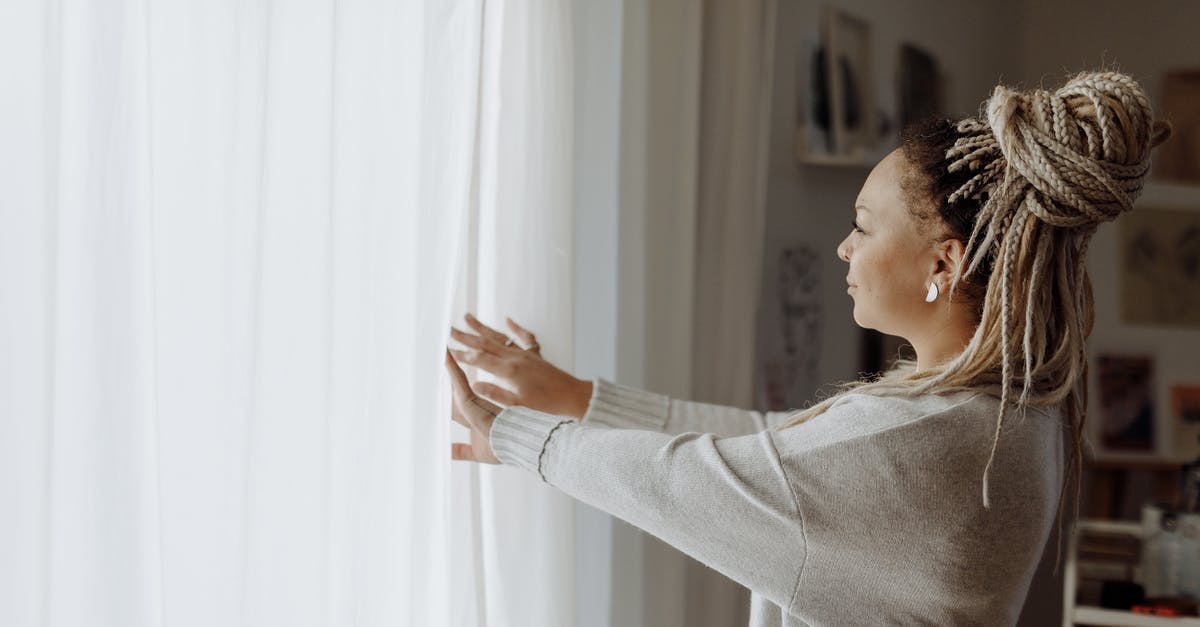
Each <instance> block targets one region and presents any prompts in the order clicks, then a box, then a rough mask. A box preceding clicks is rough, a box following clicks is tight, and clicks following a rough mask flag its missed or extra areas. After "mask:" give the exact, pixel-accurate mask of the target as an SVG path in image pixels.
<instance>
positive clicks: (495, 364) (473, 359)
mask: <svg viewBox="0 0 1200 627" xmlns="http://www.w3.org/2000/svg"><path fill="white" fill-rule="evenodd" d="M450 352H451V353H452V354H453V355H454V358H455V359H457V360H458V361H461V362H462V363H464V364H470V365H472V366H475V367H476V368H480V369H482V370H486V371H487V372H490V373H492V374H494V375H498V376H504V374H503V372H502V370H503V369H504V362H503V361H501V360H500V359H499V358H498V357H496V356H495V355H493V354H491V353H485V352H483V351H455V350H452V351H450Z"/></svg>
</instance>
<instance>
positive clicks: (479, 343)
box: [450, 327, 504, 355]
mask: <svg viewBox="0 0 1200 627" xmlns="http://www.w3.org/2000/svg"><path fill="white" fill-rule="evenodd" d="M450 337H452V338H454V339H455V340H456V341H457V342H458V343H460V344H462V345H463V346H468V347H470V348H475V349H479V350H482V351H487V352H489V353H493V354H497V355H498V354H500V350H501V349H503V348H504V347H503V345H502V344H501V343H499V342H493V341H492V340H490V339H488V338H486V337H480V336H478V335H475V334H473V333H467V332H466V331H460V330H458V329H456V328H454V327H450Z"/></svg>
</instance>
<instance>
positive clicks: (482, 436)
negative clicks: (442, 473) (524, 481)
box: [446, 349, 500, 464]
mask: <svg viewBox="0 0 1200 627" xmlns="http://www.w3.org/2000/svg"><path fill="white" fill-rule="evenodd" d="M446 370H449V371H450V391H451V393H452V397H453V398H452V400H453V403H452V404H451V407H450V418H452V419H453V420H454V422H457V423H458V424H460V425H462V426H464V427H467V428H468V429H470V430H471V442H470V443H469V444H467V443H464V442H454V443H452V444H451V445H450V459H463V460H467V461H473V462H483V463H485V464H499V463H500V460H499V459H497V458H496V456H495V455H493V454H492V440H491V433H492V422H493V421H494V420H496V416H498V415H499V414H500V408H499V407H497V406H496V404H495V403H492V402H490V401H488V400H487V399H482V398H479V397H478V396H476V395H475V393H474V392H472V391H471V384H470V382H468V381H467V375H466V374H464V373H463V371H462V368H459V367H458V364H457V363H456V362H455V361H454V357H453V356H452V355H451V354H450V350H449V349H446Z"/></svg>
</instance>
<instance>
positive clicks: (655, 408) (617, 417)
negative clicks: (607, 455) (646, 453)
mask: <svg viewBox="0 0 1200 627" xmlns="http://www.w3.org/2000/svg"><path fill="white" fill-rule="evenodd" d="M670 413H671V397H669V396H666V395H663V394H658V393H656V392H650V391H647V390H641V389H638V388H635V387H630V386H628V385H621V384H619V383H613V382H612V381H608V380H607V379H601V378H596V379H593V380H592V400H591V401H590V402H589V403H588V408H587V411H586V412H585V413H584V414H583V420H582V421H581V422H582V423H583V424H584V425H588V424H589V423H593V424H602V425H607V426H609V427H615V428H617V429H644V430H650V431H662V430H663V428H664V426H665V425H666V424H667V416H668V415H669V414H670Z"/></svg>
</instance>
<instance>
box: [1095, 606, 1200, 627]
mask: <svg viewBox="0 0 1200 627" xmlns="http://www.w3.org/2000/svg"><path fill="white" fill-rule="evenodd" d="M1072 620H1073V621H1074V623H1075V624H1076V625H1113V626H1114V627H1200V618H1197V617H1195V616H1153V615H1151V614H1134V613H1133V612H1127V611H1124V610H1110V609H1108V608H1104V607H1093V606H1090V605H1077V606H1075V612H1074V614H1072Z"/></svg>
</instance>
